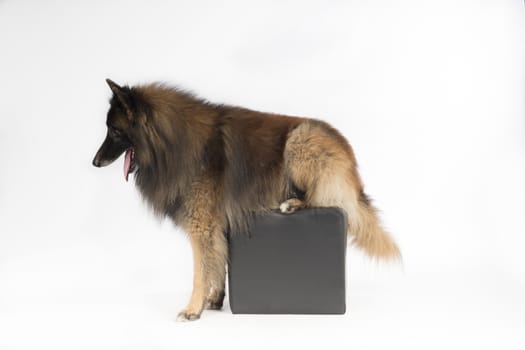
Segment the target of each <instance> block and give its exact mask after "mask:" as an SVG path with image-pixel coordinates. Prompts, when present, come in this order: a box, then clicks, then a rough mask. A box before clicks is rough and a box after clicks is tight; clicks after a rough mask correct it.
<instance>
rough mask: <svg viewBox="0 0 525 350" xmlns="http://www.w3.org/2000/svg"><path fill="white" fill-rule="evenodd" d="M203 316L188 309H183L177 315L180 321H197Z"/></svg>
mask: <svg viewBox="0 0 525 350" xmlns="http://www.w3.org/2000/svg"><path fill="white" fill-rule="evenodd" d="M199 318H201V315H200V314H196V313H192V312H189V311H186V310H182V311H181V312H179V314H178V315H177V321H178V322H186V321H195V320H198V319H199Z"/></svg>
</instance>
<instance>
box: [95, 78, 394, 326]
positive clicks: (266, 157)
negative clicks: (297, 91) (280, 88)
mask: <svg viewBox="0 0 525 350" xmlns="http://www.w3.org/2000/svg"><path fill="white" fill-rule="evenodd" d="M108 83H109V84H110V87H111V89H112V90H113V93H114V95H113V98H112V100H111V108H110V111H109V112H108V121H107V124H108V129H109V130H108V136H107V139H106V141H105V142H104V144H103V146H102V147H101V150H100V151H99V152H98V153H97V156H96V157H95V160H94V164H95V165H97V166H102V165H106V164H109V163H110V162H111V161H113V160H114V159H113V158H115V156H114V154H116V153H118V150H120V149H124V150H125V149H126V148H127V147H132V148H133V149H134V151H135V162H136V165H137V167H138V169H137V171H136V175H135V180H136V185H137V187H138V189H139V191H140V192H141V193H142V196H143V197H144V199H145V200H146V202H147V203H148V204H149V205H150V206H151V207H152V209H153V210H154V212H155V213H156V214H157V215H159V216H168V217H170V218H171V219H172V220H173V221H174V222H175V223H176V224H178V225H180V226H181V227H182V228H183V229H184V230H185V231H186V232H187V233H188V235H189V237H190V242H191V245H192V250H193V257H194V281H193V293H192V296H191V298H190V302H189V303H188V305H187V307H186V308H185V309H184V310H183V311H182V312H181V313H180V314H179V316H180V318H181V319H185V320H193V319H197V318H199V316H200V314H201V312H202V310H203V308H205V307H206V306H208V307H209V308H214V309H217V308H220V307H221V306H222V299H223V298H224V279H225V266H226V263H227V244H226V239H225V232H227V231H230V232H232V233H233V234H235V233H236V232H242V231H246V230H248V229H249V226H250V220H251V218H252V216H253V215H254V214H257V213H262V212H265V211H268V210H270V209H274V208H278V207H279V205H281V210H282V211H283V212H293V211H295V210H298V209H300V208H302V207H304V206H322V207H327V206H338V207H341V208H343V209H345V210H346V212H347V214H348V218H349V227H348V232H349V234H350V235H351V237H352V238H353V242H354V243H355V244H356V245H357V246H358V247H360V248H362V249H364V250H365V252H367V253H368V254H369V255H370V256H372V257H378V258H387V259H392V258H398V257H399V250H398V248H397V246H396V244H395V243H394V241H393V240H392V239H391V237H390V235H389V234H388V233H387V232H386V231H385V230H384V229H383V228H382V227H381V225H380V223H379V221H378V218H377V215H376V210H375V208H374V207H373V206H372V205H371V203H370V200H369V199H368V197H367V196H366V194H365V193H364V192H363V184H362V182H361V179H360V177H359V174H358V172H357V163H356V160H355V157H354V154H353V151H352V149H351V147H350V145H349V144H348V142H347V141H346V139H345V138H344V137H343V136H342V135H341V134H340V133H339V132H338V131H337V130H335V129H333V128H332V127H330V126H329V125H328V124H326V123H324V122H321V121H318V120H313V119H306V118H297V117H289V116H283V115H276V114H268V113H261V112H256V111H252V110H248V109H244V108H240V107H231V106H224V105H216V104H211V103H208V102H206V101H203V100H200V99H198V98H195V97H194V96H192V95H191V94H188V93H186V92H184V91H181V90H178V89H175V88H171V87H167V86H164V85H160V84H150V85H145V86H137V87H132V88H129V87H120V86H118V85H116V84H115V83H113V82H111V81H108ZM115 134H116V135H117V136H118V137H117V138H115V136H114V135H115ZM111 145H113V146H114V145H117V146H118V147H120V148H118V147H117V146H114V147H117V150H115V151H113V152H111V151H108V149H109V148H111ZM122 152H123V150H122V151H121V153H122ZM106 154H111V156H105V155H106ZM117 156H118V155H117Z"/></svg>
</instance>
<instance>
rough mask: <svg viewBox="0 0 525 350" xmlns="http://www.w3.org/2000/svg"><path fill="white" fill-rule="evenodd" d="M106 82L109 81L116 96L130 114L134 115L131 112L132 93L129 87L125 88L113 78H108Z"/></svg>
mask: <svg viewBox="0 0 525 350" xmlns="http://www.w3.org/2000/svg"><path fill="white" fill-rule="evenodd" d="M106 83H108V85H109V88H110V89H111V91H113V94H114V95H115V96H116V98H117V99H118V101H119V102H120V104H121V105H122V107H124V110H125V111H126V113H127V114H128V116H129V117H131V116H132V114H131V97H132V96H131V94H130V91H129V89H127V88H123V87H121V86H119V85H118V84H117V83H115V82H114V81H113V80H111V79H106Z"/></svg>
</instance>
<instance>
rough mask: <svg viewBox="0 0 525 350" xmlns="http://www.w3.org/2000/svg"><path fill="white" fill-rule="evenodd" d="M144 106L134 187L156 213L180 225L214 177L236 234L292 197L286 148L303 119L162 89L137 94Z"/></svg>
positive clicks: (142, 88)
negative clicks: (205, 181)
mask: <svg viewBox="0 0 525 350" xmlns="http://www.w3.org/2000/svg"><path fill="white" fill-rule="evenodd" d="M132 91H133V92H134V94H135V95H136V97H137V100H138V101H140V103H143V104H145V105H146V106H147V108H145V110H147V111H148V112H147V116H146V117H145V119H144V123H143V125H142V126H141V127H142V132H141V137H140V138H139V139H140V140H139V142H138V145H137V149H136V152H137V160H138V162H139V169H138V171H137V174H136V184H137V186H138V188H139V190H140V191H141V193H142V195H143V197H144V198H145V199H146V200H147V202H148V203H149V204H150V205H151V206H152V208H153V210H154V211H155V213H156V214H157V215H160V216H165V215H168V216H170V217H172V218H173V219H174V220H175V221H178V219H179V216H180V215H184V202H185V200H186V198H187V197H188V196H189V191H190V189H191V187H192V185H193V184H194V182H195V181H199V180H200V179H202V178H211V179H213V181H214V184H215V189H216V192H217V193H216V197H217V201H216V203H215V205H216V206H217V208H216V209H217V210H218V211H219V212H221V213H222V214H221V215H222V216H223V217H224V219H225V222H226V223H227V225H228V226H229V228H230V229H231V230H232V231H242V230H246V229H247V227H248V225H249V221H250V217H251V216H252V215H253V213H256V212H260V211H263V210H266V209H268V208H270V207H272V206H273V207H275V206H276V205H277V204H278V203H279V201H281V200H283V199H284V197H285V196H286V194H287V192H289V191H290V188H291V186H290V184H288V182H287V181H286V177H285V171H284V164H283V150H284V146H285V142H286V137H287V135H288V132H289V131H290V130H291V129H292V128H293V127H295V126H296V125H297V124H298V123H299V122H300V121H301V119H300V118H292V117H285V116H278V115H272V114H265V113H261V112H256V111H251V110H248V109H244V108H239V107H231V106H225V105H217V104H212V103H209V102H207V101H205V100H202V99H199V98H197V97H195V96H194V95H192V94H191V93H188V92H186V91H183V90H179V89H177V88H173V87H168V86H165V85H162V84H152V85H147V86H139V87H134V88H132Z"/></svg>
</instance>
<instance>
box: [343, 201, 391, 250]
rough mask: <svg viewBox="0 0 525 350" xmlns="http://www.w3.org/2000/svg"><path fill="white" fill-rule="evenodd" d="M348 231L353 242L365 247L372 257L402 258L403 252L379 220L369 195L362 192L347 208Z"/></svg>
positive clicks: (362, 247)
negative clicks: (353, 203) (355, 201)
mask: <svg viewBox="0 0 525 350" xmlns="http://www.w3.org/2000/svg"><path fill="white" fill-rule="evenodd" d="M346 210H347V213H348V233H349V235H350V236H351V237H352V239H353V240H352V243H353V244H355V245H356V246H357V247H359V248H361V249H363V250H364V251H365V252H366V253H367V254H368V255H369V256H370V257H372V258H380V259H385V260H400V259H401V253H400V251H399V248H398V247H397V245H396V243H395V242H394V240H393V239H392V237H391V236H390V234H389V233H388V232H387V231H385V229H384V228H383V227H382V226H381V223H380V222H379V218H378V215H377V210H376V208H374V206H373V205H372V204H371V203H370V200H369V198H368V196H367V195H366V194H365V193H363V192H361V194H360V197H359V199H358V200H357V203H355V205H352V206H349V207H347V208H346Z"/></svg>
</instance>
